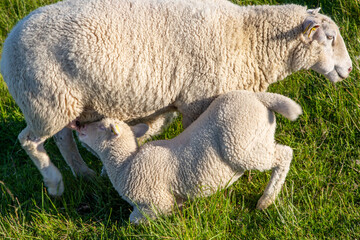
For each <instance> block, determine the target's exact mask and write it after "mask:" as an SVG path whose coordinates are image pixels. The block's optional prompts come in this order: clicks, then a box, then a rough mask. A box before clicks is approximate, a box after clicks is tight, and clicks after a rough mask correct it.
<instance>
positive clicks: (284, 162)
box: [256, 144, 293, 210]
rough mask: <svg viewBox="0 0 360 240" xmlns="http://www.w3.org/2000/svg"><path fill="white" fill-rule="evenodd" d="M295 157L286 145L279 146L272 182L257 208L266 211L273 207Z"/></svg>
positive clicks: (276, 151)
mask: <svg viewBox="0 0 360 240" xmlns="http://www.w3.org/2000/svg"><path fill="white" fill-rule="evenodd" d="M292 156H293V150H292V149H291V148H290V147H288V146H284V145H280V144H277V145H276V150H275V156H274V157H275V161H274V163H273V171H272V174H271V178H270V181H269V183H268V185H267V187H266V189H265V191H264V193H263V195H262V196H261V198H260V199H259V201H258V203H257V206H256V208H257V209H261V210H263V209H265V208H267V207H268V206H269V205H271V204H272V203H273V202H274V201H275V198H276V196H277V195H278V193H279V192H280V190H281V187H282V185H283V184H284V182H285V178H286V175H287V173H288V172H289V169H290V163H291V160H292Z"/></svg>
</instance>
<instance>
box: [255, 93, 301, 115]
mask: <svg viewBox="0 0 360 240" xmlns="http://www.w3.org/2000/svg"><path fill="white" fill-rule="evenodd" d="M255 94H256V97H257V99H259V101H260V102H262V103H263V104H264V105H265V106H266V107H267V108H268V109H270V110H271V111H275V112H277V113H280V114H281V115H283V116H284V117H286V118H287V119H289V120H291V121H294V120H296V119H297V118H298V117H299V115H301V114H302V109H301V106H300V105H299V104H297V103H296V102H294V101H293V100H291V99H290V98H288V97H285V96H283V95H280V94H276V93H268V92H258V93H255Z"/></svg>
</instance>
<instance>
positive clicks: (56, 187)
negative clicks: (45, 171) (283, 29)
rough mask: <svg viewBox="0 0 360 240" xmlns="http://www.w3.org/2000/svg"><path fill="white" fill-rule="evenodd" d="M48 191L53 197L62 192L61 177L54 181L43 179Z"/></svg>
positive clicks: (58, 195)
mask: <svg viewBox="0 0 360 240" xmlns="http://www.w3.org/2000/svg"><path fill="white" fill-rule="evenodd" d="M44 183H45V186H46V188H47V191H48V193H49V194H50V195H51V196H53V197H60V196H61V195H62V194H63V193H64V183H63V181H62V179H60V180H59V181H56V182H50V181H46V180H44Z"/></svg>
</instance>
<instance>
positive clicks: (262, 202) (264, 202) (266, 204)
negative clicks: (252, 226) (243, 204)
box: [256, 198, 274, 210]
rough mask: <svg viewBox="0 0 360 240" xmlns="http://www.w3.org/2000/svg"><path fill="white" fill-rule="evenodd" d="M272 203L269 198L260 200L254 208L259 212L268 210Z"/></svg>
mask: <svg viewBox="0 0 360 240" xmlns="http://www.w3.org/2000/svg"><path fill="white" fill-rule="evenodd" d="M273 202H274V201H272V199H270V198H260V199H259V201H258V203H257V205H256V208H257V209H259V210H265V209H266V208H268V207H269V206H270V205H271V204H272V203H273Z"/></svg>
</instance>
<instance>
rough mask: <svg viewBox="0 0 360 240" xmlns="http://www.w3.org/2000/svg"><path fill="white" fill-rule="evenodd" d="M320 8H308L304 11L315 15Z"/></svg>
mask: <svg viewBox="0 0 360 240" xmlns="http://www.w3.org/2000/svg"><path fill="white" fill-rule="evenodd" d="M320 9H321V8H315V9H308V10H306V12H307V13H309V14H312V15H315V14H318V13H319V12H320Z"/></svg>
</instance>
